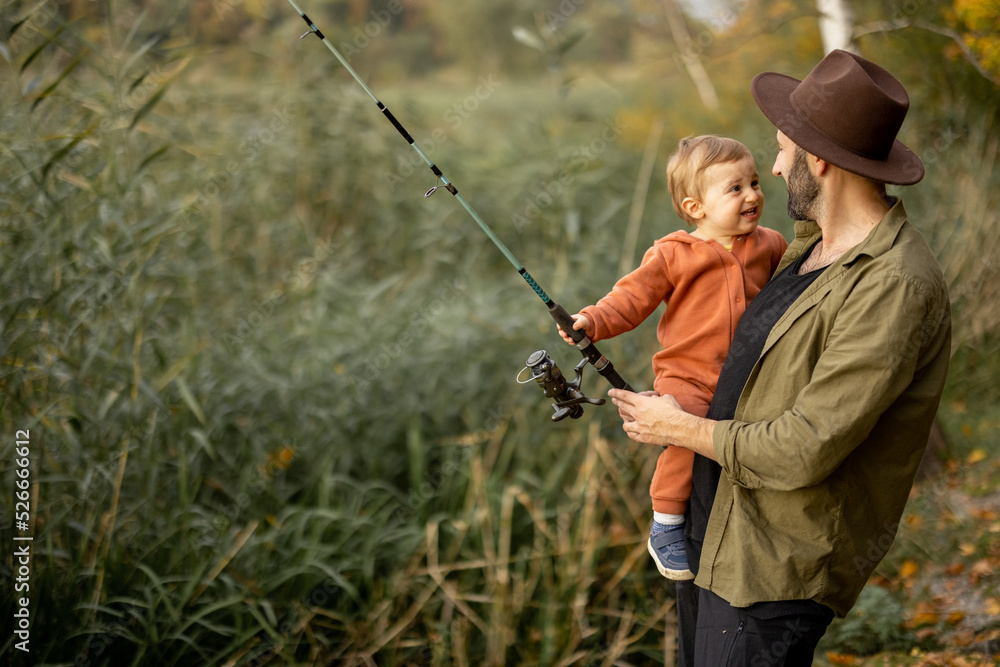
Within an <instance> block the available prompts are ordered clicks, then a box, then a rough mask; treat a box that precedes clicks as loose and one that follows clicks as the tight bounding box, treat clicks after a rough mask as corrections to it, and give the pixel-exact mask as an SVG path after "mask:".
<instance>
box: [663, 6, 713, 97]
mask: <svg viewBox="0 0 1000 667" xmlns="http://www.w3.org/2000/svg"><path fill="white" fill-rule="evenodd" d="M663 6H664V9H665V10H666V13H667V23H668V24H670V33H671V34H672V35H673V37H674V43H675V44H676V45H677V56H676V58H675V60H676V61H677V62H678V63H679V64H680V65H682V66H683V67H684V69H685V70H686V71H687V73H688V76H690V77H691V80H692V81H694V85H695V88H697V89H698V96H699V97H701V101H702V104H704V105H705V106H706V107H707V108H709V109H712V110H715V109H718V108H719V96H718V95H717V94H716V93H715V86H713V85H712V80H711V79H710V78H708V72H707V71H705V66H704V65H702V64H701V58H700V57H699V55H698V53H699V51H700V47H697V46H696V45H695V43H694V40H693V39H691V35H690V34H688V29H687V25H686V24H685V23H684V15H683V14H681V10H680V9H678V8H677V3H676V2H675V0H663Z"/></svg>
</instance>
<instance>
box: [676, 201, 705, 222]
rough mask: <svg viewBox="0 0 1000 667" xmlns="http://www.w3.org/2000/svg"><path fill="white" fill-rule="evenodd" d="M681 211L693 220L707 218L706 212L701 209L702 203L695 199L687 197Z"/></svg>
mask: <svg viewBox="0 0 1000 667" xmlns="http://www.w3.org/2000/svg"><path fill="white" fill-rule="evenodd" d="M681 210H682V211H684V212H685V213H687V215H688V217H689V218H691V219H692V220H701V219H702V218H704V217H705V211H704V209H703V208H702V207H701V202H700V201H698V200H697V199H695V198H694V197H685V198H684V199H683V201H681Z"/></svg>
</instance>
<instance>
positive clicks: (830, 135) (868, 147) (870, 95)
mask: <svg viewBox="0 0 1000 667" xmlns="http://www.w3.org/2000/svg"><path fill="white" fill-rule="evenodd" d="M750 90H751V91H752V92H753V97H754V100H756V101H757V106H759V107H760V110H761V111H763V112H764V115H765V116H767V117H768V119H769V120H770V121H771V122H772V123H774V125H775V127H777V128H778V129H779V130H781V131H782V132H784V133H785V135H786V136H788V138H789V139H791V140H792V141H794V142H795V143H796V144H797V145H798V146H801V147H802V148H803V149H805V150H806V151H808V152H810V153H812V154H813V155H815V156H816V157H818V158H820V159H822V160H826V161H827V162H829V163H830V164H833V165H836V166H838V167H840V168H841V169H844V170H846V171H849V172H851V173H854V174H859V175H861V176H866V177H868V178H871V179H874V180H877V181H882V182H884V183H895V184H898V185H910V184H912V183H916V182H917V181H919V180H920V179H921V178H923V177H924V165H923V163H922V162H921V161H920V158H919V157H917V155H916V154H915V153H914V152H913V151H911V150H910V149H909V148H907V147H906V146H904V145H903V144H902V143H901V142H899V141H898V140H897V139H896V133H898V132H899V128H900V126H901V125H902V124H903V118H905V117H906V112H907V110H908V109H909V108H910V98H909V97H908V96H907V94H906V90H904V89H903V84H901V83H900V82H899V80H897V79H896V77H894V76H893V75H892V74H890V73H889V72H888V71H886V70H885V69H883V68H882V67H879V66H878V65H876V64H875V63H873V62H871V61H870V60H865V59H864V58H862V57H861V56H857V55H854V54H853V53H848V52H847V51H841V50H839V49H838V50H835V51H831V52H830V53H829V54H828V55H827V56H826V57H825V58H823V60H821V61H820V62H819V63H818V64H817V65H816V67H814V68H813V70H812V71H811V72H809V74H808V75H807V76H806V78H805V79H802V80H801V81H799V80H798V79H794V78H792V77H790V76H786V75H784V74H778V73H777V72H761V73H760V74H758V75H757V76H755V77H754V78H753V82H752V83H751V84H750Z"/></svg>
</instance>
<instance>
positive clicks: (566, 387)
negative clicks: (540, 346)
mask: <svg viewBox="0 0 1000 667" xmlns="http://www.w3.org/2000/svg"><path fill="white" fill-rule="evenodd" d="M288 2H289V4H290V5H291V6H292V7H294V8H295V11H297V12H298V13H299V16H301V17H302V19H303V20H304V21H305V22H306V25H308V26H309V30H308V31H306V32H305V33H303V34H302V36H301V37H299V39H302V38H303V37H305V36H306V35H308V34H310V33H312V34H314V35H316V36H317V37H319V39H320V40H321V41H322V42H323V43H324V44H326V47H327V48H328V49H330V52H331V53H333V55H334V56H335V57H336V58H337V60H338V61H339V62H340V64H341V65H343V66H344V69H346V70H347V71H348V73H349V74H350V75H351V76H352V77H353V78H354V80H355V81H357V82H358V85H360V86H361V87H362V88H363V89H364V91H365V92H366V93H368V96H369V97H371V98H372V101H373V102H375V105H376V106H377V107H378V109H379V111H381V112H382V115H383V116H385V117H386V119H387V120H388V121H389V122H390V123H392V126H393V127H395V128H396V130H397V131H398V132H399V133H400V135H402V137H403V139H405V140H406V143H408V144H409V145H410V147H411V148H413V150H414V151H416V152H417V155H419V156H420V158H421V159H422V160H423V161H424V162H425V163H427V166H428V167H429V168H430V170H431V172H432V173H433V174H434V176H435V178H436V179H437V180H436V181H435V185H434V186H433V187H431V188H430V189H429V190H427V192H425V193H424V197H430V196H431V195H433V194H434V193H435V192H436V191H437V189H438V188H439V187H444V189H446V190H447V191H448V192H450V193H451V194H452V195H453V196H454V197H455V198H456V199H457V200H458V202H459V203H460V204H461V205H462V208H464V209H465V210H466V211H467V212H468V213H469V215H470V216H472V219H473V220H475V221H476V224H478V225H479V228H480V229H482V230H483V232H484V233H485V234H486V236H488V237H489V239H490V240H491V241H492V242H493V245H495V246H496V247H497V248H498V249H499V250H500V252H502V253H503V255H504V257H506V258H507V261H509V262H510V263H511V265H512V266H513V267H514V268H515V269H516V270H517V272H518V273H519V274H520V275H521V277H522V278H524V281H525V282H526V283H528V286H529V287H531V289H532V290H533V291H534V292H535V294H537V295H538V297H539V298H540V299H541V300H542V302H544V303H545V305H546V306H547V307H548V309H549V314H550V315H551V316H552V318H553V319H554V320H555V321H556V323H557V324H558V325H559V326H560V327H561V328H562V330H563V331H565V332H567V333H568V334H569V335H570V337H571V338H573V340H574V342H575V343H576V347H577V349H579V350H580V353H581V354H583V356H584V358H585V361H586V362H590V364H591V365H593V366H594V368H595V369H596V370H597V372H598V373H600V374H601V375H602V376H604V378H605V379H607V380H608V382H610V383H611V385H612V386H613V387H616V388H618V389H626V390H628V391H631V390H632V389H631V387H629V385H628V383H627V382H625V380H623V379H622V377H621V376H620V375H619V374H618V372H617V371H616V370H615V368H614V365H613V364H612V363H611V362H610V361H608V359H607V358H606V357H605V356H604V355H603V354H601V353H600V352H599V351H598V350H597V348H596V347H595V346H594V344H593V342H591V341H590V339H588V338H587V336H586V334H585V333H584V332H582V331H579V330H576V329H574V328H573V318H572V317H571V316H570V314H569V313H568V312H566V309H565V308H563V307H562V306H560V305H559V304H558V303H556V302H555V301H553V300H552V299H551V298H549V296H548V295H547V294H546V293H545V290H543V289H542V287H541V285H539V284H538V282H537V281H536V280H535V279H534V278H533V277H532V276H531V274H530V273H528V271H527V270H526V269H525V268H524V265H522V264H521V262H519V261H518V260H517V257H515V256H514V253H512V252H511V251H510V249H509V248H508V247H507V246H506V245H505V244H504V243H503V241H501V240H500V238H499V237H498V236H497V235H496V234H495V233H494V232H493V229H491V228H490V226H489V225H488V224H486V222H485V221H484V220H483V219H482V218H481V217H480V216H479V214H478V213H476V210H475V209H474V208H472V205H471V204H469V202H468V201H467V200H466V199H465V197H463V196H462V194H461V193H460V192H459V191H458V188H456V187H455V185H454V183H452V182H451V181H450V180H448V177H447V176H445V175H444V174H443V173H442V172H441V169H439V168H438V166H437V165H436V164H434V161H433V160H431V159H430V158H429V157H428V156H427V153H425V152H424V150H423V149H422V148H420V146H419V145H418V144H417V142H416V141H414V140H413V137H412V136H411V135H410V133H409V132H407V131H406V128H405V127H403V124H402V123H400V122H399V120H398V119H397V118H396V117H395V116H394V115H393V113H392V112H391V111H390V110H389V108H388V107H386V106H385V104H383V103H382V101H381V100H379V98H378V97H376V96H375V93H374V92H372V89H371V88H369V87H368V84H366V83H365V82H364V80H363V79H362V78H361V77H360V76H358V73H357V72H355V71H354V68H353V67H351V65H350V63H348V62H347V60H346V59H345V58H344V56H342V55H341V54H340V51H338V50H337V48H336V47H335V46H334V45H333V44H332V43H331V42H330V40H328V39H327V38H326V36H325V35H324V34H323V33H322V31H320V29H319V28H317V27H316V24H315V23H313V22H312V19H310V18H309V17H308V16H307V15H306V13H305V12H304V11H302V8H301V7H299V6H298V5H297V4H296V3H295V0H288ZM541 352H542V353H543V354H544V350H542V351H541ZM538 354H539V353H538V352H536V353H535V354H533V355H532V356H531V360H535V357H536V355H538ZM547 359H548V356H547V355H545V359H540V360H538V361H537V363H536V364H534V365H532V364H530V363H529V367H531V366H534V367H535V369H539V368H541V369H548V371H547V372H548V374H547V375H546V374H545V373H544V372H543V371H537V370H534V369H533V377H534V378H535V379H536V381H538V383H539V384H540V385H542V387H543V389H544V390H545V394H546V396H549V395H550V391H551V392H554V393H555V394H557V395H555V396H554V398H556V401H557V402H556V403H555V404H553V405H554V407H556V413H557V415H559V414H562V416H566V413H564V412H562V413H561V412H560V410H567V409H569V411H570V414H569V416H572V417H578V416H579V414H580V413H581V412H582V411H581V410H580V409H579V406H580V404H582V403H594V402H595V401H594V399H587V398H586V397H584V396H583V394H582V393H581V392H580V391H579V380H580V373H581V370H582V366H583V365H584V363H581V364H580V365H578V366H577V368H576V371H577V377H576V380H574V381H565V380H564V378H562V374H561V373H560V372H559V369H558V368H556V367H555V364H551V366H547V365H546V364H544V363H542V362H543V361H545V360H547ZM529 361H530V360H529ZM548 361H551V360H548ZM553 370H554V372H555V374H557V375H558V378H556V377H554V375H553V373H552V371H553ZM559 380H563V382H562V383H561V384H560V382H559ZM553 383H555V384H553ZM574 385H575V386H574ZM560 387H562V388H561V389H560ZM601 402H603V401H601ZM562 416H560V417H559V419H561V418H562ZM553 419H554V420H557V419H556V417H555V416H553Z"/></svg>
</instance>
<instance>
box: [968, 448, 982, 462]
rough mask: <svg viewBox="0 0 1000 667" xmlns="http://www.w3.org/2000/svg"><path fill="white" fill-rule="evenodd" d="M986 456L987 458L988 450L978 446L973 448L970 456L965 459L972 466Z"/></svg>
mask: <svg viewBox="0 0 1000 667" xmlns="http://www.w3.org/2000/svg"><path fill="white" fill-rule="evenodd" d="M985 458H986V450H984V449H978V448H977V449H973V450H972V452H971V453H970V454H969V457H968V458H967V459H965V462H966V463H968V464H969V465H970V466H971V465H973V464H976V463H979V462H980V461H982V460H984V459H985Z"/></svg>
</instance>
